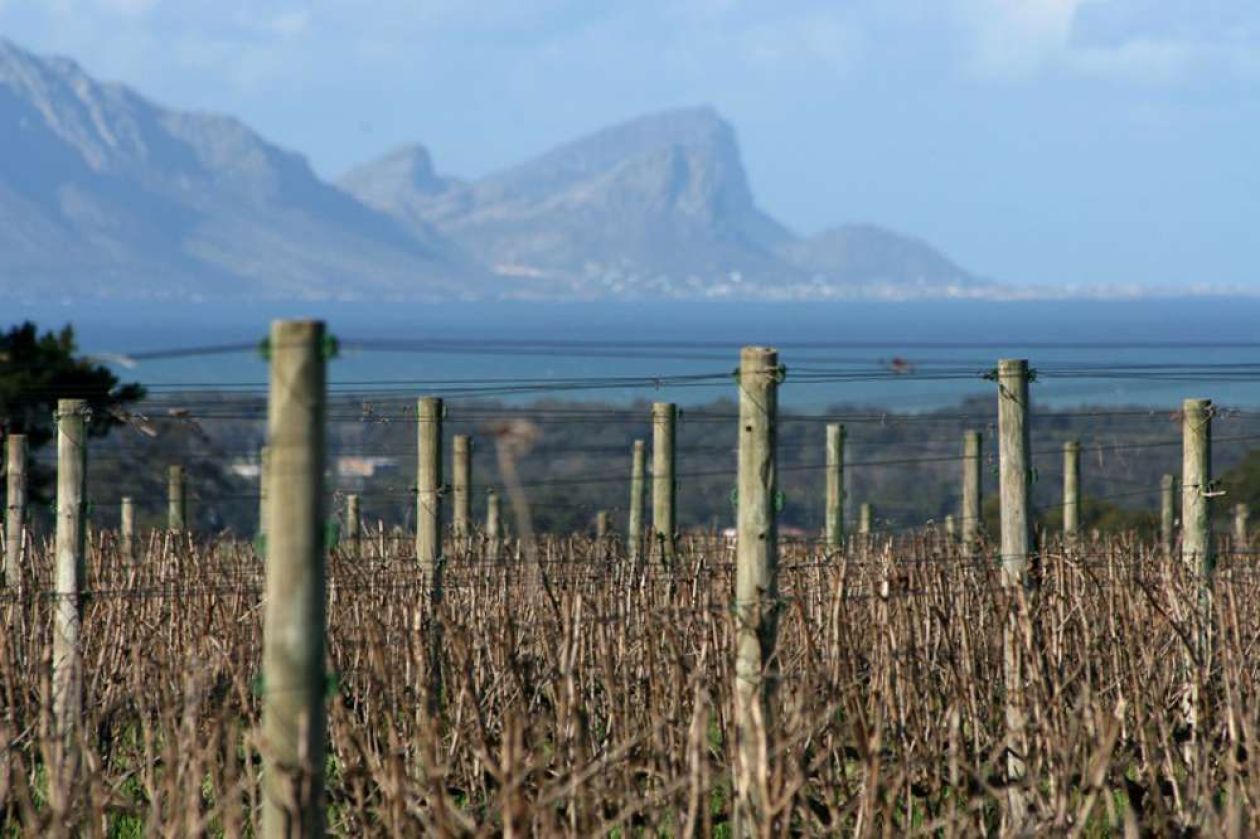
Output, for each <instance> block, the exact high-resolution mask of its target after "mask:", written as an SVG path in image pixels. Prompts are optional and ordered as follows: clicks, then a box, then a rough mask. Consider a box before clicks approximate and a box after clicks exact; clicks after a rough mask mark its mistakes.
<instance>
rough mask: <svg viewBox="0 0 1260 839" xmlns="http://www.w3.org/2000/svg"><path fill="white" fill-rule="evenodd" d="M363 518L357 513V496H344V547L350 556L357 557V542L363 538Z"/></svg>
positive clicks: (352, 494)
mask: <svg viewBox="0 0 1260 839" xmlns="http://www.w3.org/2000/svg"><path fill="white" fill-rule="evenodd" d="M362 525H363V516H362V513H360V511H359V496H358V495H356V494H355V493H353V492H352V493H350V494H348V495H347V496H346V547H347V548H348V549H349V553H350V556H354V557H357V556H358V555H359V542H360V540H361V539H362V536H363V526H362Z"/></svg>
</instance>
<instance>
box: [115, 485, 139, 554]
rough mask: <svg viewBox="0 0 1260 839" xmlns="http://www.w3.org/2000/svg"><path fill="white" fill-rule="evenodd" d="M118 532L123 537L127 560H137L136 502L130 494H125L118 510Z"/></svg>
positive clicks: (124, 552)
mask: <svg viewBox="0 0 1260 839" xmlns="http://www.w3.org/2000/svg"><path fill="white" fill-rule="evenodd" d="M118 532H119V534H120V536H121V538H122V555H123V559H125V560H126V561H127V562H135V561H136V503H135V501H134V500H133V499H132V498H131V496H130V495H125V496H123V499H122V505H121V506H120V507H119V510H118Z"/></svg>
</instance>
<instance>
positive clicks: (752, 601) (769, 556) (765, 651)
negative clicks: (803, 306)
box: [734, 347, 780, 837]
mask: <svg viewBox="0 0 1260 839" xmlns="http://www.w3.org/2000/svg"><path fill="white" fill-rule="evenodd" d="M779 376H780V367H779V354H778V352H777V351H775V350H773V349H769V348H766V347H744V349H743V350H742V351H741V352H740V358H739V465H738V469H739V476H738V485H737V495H736V498H737V502H738V511H737V519H738V520H737V531H736V532H737V537H736V538H737V542H736V548H735V629H736V646H735V650H736V651H735V656H736V657H735V737H736V754H735V793H736V799H735V821H734V834H735V835H736V836H741V837H742V836H754V835H761V834H762V833H763V830H762V826H763V825H764V824H766V822H765V820H766V819H768V818H769V815H770V814H769V812H768V807H769V804H770V802H768V801H766V800H764V798H763V792H764V790H765V789H766V781H767V778H768V776H769V772H770V767H769V765H768V757H767V755H768V754H769V751H770V750H769V742H768V737H769V732H770V731H771V730H772V724H771V704H770V697H771V694H772V693H773V690H774V685H775V681H776V679H777V673H778V666H777V663H776V660H775V655H774V647H775V637H776V634H777V632H778V614H779V608H780V604H779V599H778V598H779V583H778V565H779V551H778V529H777V523H776V515H775V496H776V494H777V490H778V459H777V447H778V441H777V428H776V425H777V422H778V411H779V396H778V393H779Z"/></svg>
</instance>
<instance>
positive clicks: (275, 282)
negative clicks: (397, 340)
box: [0, 39, 494, 298]
mask: <svg viewBox="0 0 1260 839" xmlns="http://www.w3.org/2000/svg"><path fill="white" fill-rule="evenodd" d="M0 148H3V149H4V154H3V155H2V156H0V288H3V289H4V290H5V292H6V293H9V294H18V295H21V294H24V293H25V294H33V293H38V292H44V291H46V290H47V289H50V288H51V289H55V290H56V292H58V293H60V294H63V295H92V296H119V297H158V298H161V297H175V298H186V297H193V296H205V297H243V296H248V297H290V298H297V297H302V298H305V297H328V296H334V297H335V296H343V295H345V294H346V293H347V292H350V293H352V294H355V295H366V294H385V295H399V296H413V297H414V296H430V297H437V296H452V295H456V294H461V293H467V292H468V291H469V289H470V288H471V289H475V290H481V291H485V290H491V291H493V289H488V288H487V286H486V284H490V283H493V282H494V280H492V279H491V278H490V277H489V275H488V274H487V272H484V271H482V270H481V269H479V268H478V267H477V266H476V265H475V264H474V263H473V262H472V261H471V260H469V259H468V258H467V257H466V256H464V255H463V254H462V253H461V252H460V250H459V249H458V247H456V246H454V245H453V244H452V243H450V242H449V241H447V240H446V239H445V238H444V237H442V236H441V235H440V234H438V233H437V232H436V231H433V230H431V229H428V228H426V227H425V226H424V225H422V224H418V223H412V224H408V225H407V226H406V227H404V226H403V225H401V224H399V223H398V222H397V221H395V220H394V219H392V218H390V217H387V216H385V215H384V214H381V213H378V212H376V211H374V210H371V209H370V208H367V207H365V206H364V205H363V204H361V203H359V202H357V201H355V200H353V199H352V198H350V197H349V196H347V195H346V194H345V193H344V192H342V191H341V190H338V189H336V188H334V187H332V186H330V185H328V184H326V183H324V182H323V181H321V180H319V178H317V177H316V176H315V175H314V174H313V173H312V171H311V170H310V168H309V166H308V165H307V163H306V162H305V160H304V159H303V158H301V157H299V156H298V155H296V154H293V153H291V152H288V151H285V150H283V149H280V148H277V147H276V146H273V145H271V144H269V143H267V142H266V141H264V140H263V139H261V138H260V137H259V136H258V135H256V134H255V133H253V132H252V131H250V130H249V129H248V128H247V127H246V126H244V125H242V124H241V123H239V122H238V121H236V120H234V119H231V118H228V117H221V116H212V115H206V114H195V113H184V112H178V111H172V110H167V109H164V108H162V107H160V106H157V105H155V104H153V103H152V102H150V101H148V100H146V99H144V98H143V97H141V96H139V95H138V94H136V93H134V92H133V91H131V90H130V89H128V88H126V87H123V86H121V85H117V84H104V83H100V82H97V81H95V80H93V79H92V78H91V77H89V76H88V75H87V74H85V73H84V72H83V71H82V70H81V69H80V68H79V67H78V66H77V65H76V64H74V63H73V62H71V61H69V60H66V59H60V58H43V57H38V56H35V55H32V54H30V53H28V52H25V51H23V50H21V49H19V48H18V47H16V46H14V45H13V44H11V43H8V42H6V41H4V40H2V39H0Z"/></svg>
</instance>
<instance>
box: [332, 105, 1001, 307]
mask: <svg viewBox="0 0 1260 839" xmlns="http://www.w3.org/2000/svg"><path fill="white" fill-rule="evenodd" d="M338 183H339V184H340V186H341V187H342V188H343V189H345V190H346V191H347V192H349V193H351V194H352V195H354V196H356V197H357V198H358V199H359V200H361V201H363V202H364V203H365V204H367V205H369V206H371V207H374V208H376V209H378V210H381V211H382V212H385V213H389V214H390V215H392V216H393V217H395V218H396V219H398V220H399V221H400V222H402V223H403V224H406V225H411V226H414V227H415V228H416V229H417V230H423V229H429V228H430V227H435V228H436V229H438V230H439V231H441V232H442V233H443V234H445V235H446V236H449V237H450V238H452V239H453V240H454V241H456V242H458V243H459V244H460V245H461V246H462V247H463V248H464V249H465V250H466V251H467V252H468V253H471V254H475V255H476V256H477V257H478V258H480V259H482V260H483V261H484V262H485V263H486V264H487V265H488V266H489V267H490V268H491V269H492V270H494V271H496V272H497V273H499V274H505V275H512V276H517V277H521V278H528V279H531V280H533V281H537V282H540V283H543V284H544V285H542V286H541V287H542V288H549V289H551V290H552V293H560V294H568V295H577V296H598V295H604V294H611V295H635V294H666V295H677V296H753V297H763V298H801V297H806V298H813V297H837V296H893V297H898V296H914V295H940V294H946V295H956V294H974V293H977V292H978V290H981V289H984V288H988V287H990V286H992V284H991V283H986V282H984V281H981V280H979V279H978V278H976V277H975V276H973V275H972V274H970V273H969V272H967V271H965V270H963V269H962V268H959V267H958V266H957V265H955V264H954V263H952V262H951V261H950V260H949V259H948V258H946V257H944V256H942V255H941V254H940V253H938V252H937V251H935V250H934V249H933V248H932V247H931V246H929V245H928V244H926V243H924V242H921V241H919V240H916V239H913V238H910V237H907V236H903V235H900V234H897V233H894V232H892V231H888V230H883V229H881V228H878V227H874V226H870V225H849V226H844V227H838V228H834V229H831V230H827V231H824V232H822V233H820V234H818V235H816V236H812V237H809V238H804V239H798V238H797V237H795V236H794V235H793V234H792V233H790V232H789V231H788V230H787V229H786V228H785V227H784V226H783V225H781V224H779V223H778V222H777V221H775V220H774V219H773V218H771V217H770V216H769V215H767V214H766V213H764V212H763V211H762V210H760V209H759V208H758V207H757V204H756V201H755V200H754V198H753V194H752V190H751V189H750V187H749V185H748V179H747V177H746V175H745V173H744V167H743V164H742V162H741V160H740V154H739V146H738V144H737V142H736V138H735V132H734V131H733V130H732V128H731V126H730V125H729V124H728V123H727V122H726V121H725V120H723V119H722V118H721V117H719V116H718V115H717V114H716V113H715V112H714V111H713V110H712V109H710V108H687V109H680V110H672V111H665V112H661V113H657V114H650V115H648V116H644V117H640V118H638V119H635V120H632V121H630V122H626V123H623V124H621V125H616V126H613V127H611V128H606V129H604V130H602V131H598V132H596V133H594V134H591V135H589V136H587V137H584V138H581V139H579V140H576V141H574V142H571V143H567V144H564V145H562V146H560V147H558V148H556V149H554V150H552V151H549V152H547V153H545V154H543V155H541V156H539V157H536V158H534V159H533V160H529V161H526V162H525V163H522V164H519V165H517V166H513V167H511V168H509V169H506V170H504V171H502V172H499V173H496V174H492V175H490V176H488V177H485V178H482V179H479V180H474V181H471V182H468V181H462V180H458V179H454V178H449V177H444V176H442V175H440V174H438V172H437V171H436V169H435V168H434V165H433V161H432V158H431V156H430V154H429V152H428V151H427V150H426V149H424V148H423V147H421V146H407V147H404V148H402V149H399V150H397V151H395V152H393V153H391V154H389V155H387V156H386V157H384V158H382V159H380V160H378V161H375V162H373V163H368V164H365V165H363V166H360V167H358V168H356V169H354V170H352V171H350V172H348V173H346V175H345V176H343V177H342V178H341V179H340V180H339V181H338Z"/></svg>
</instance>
